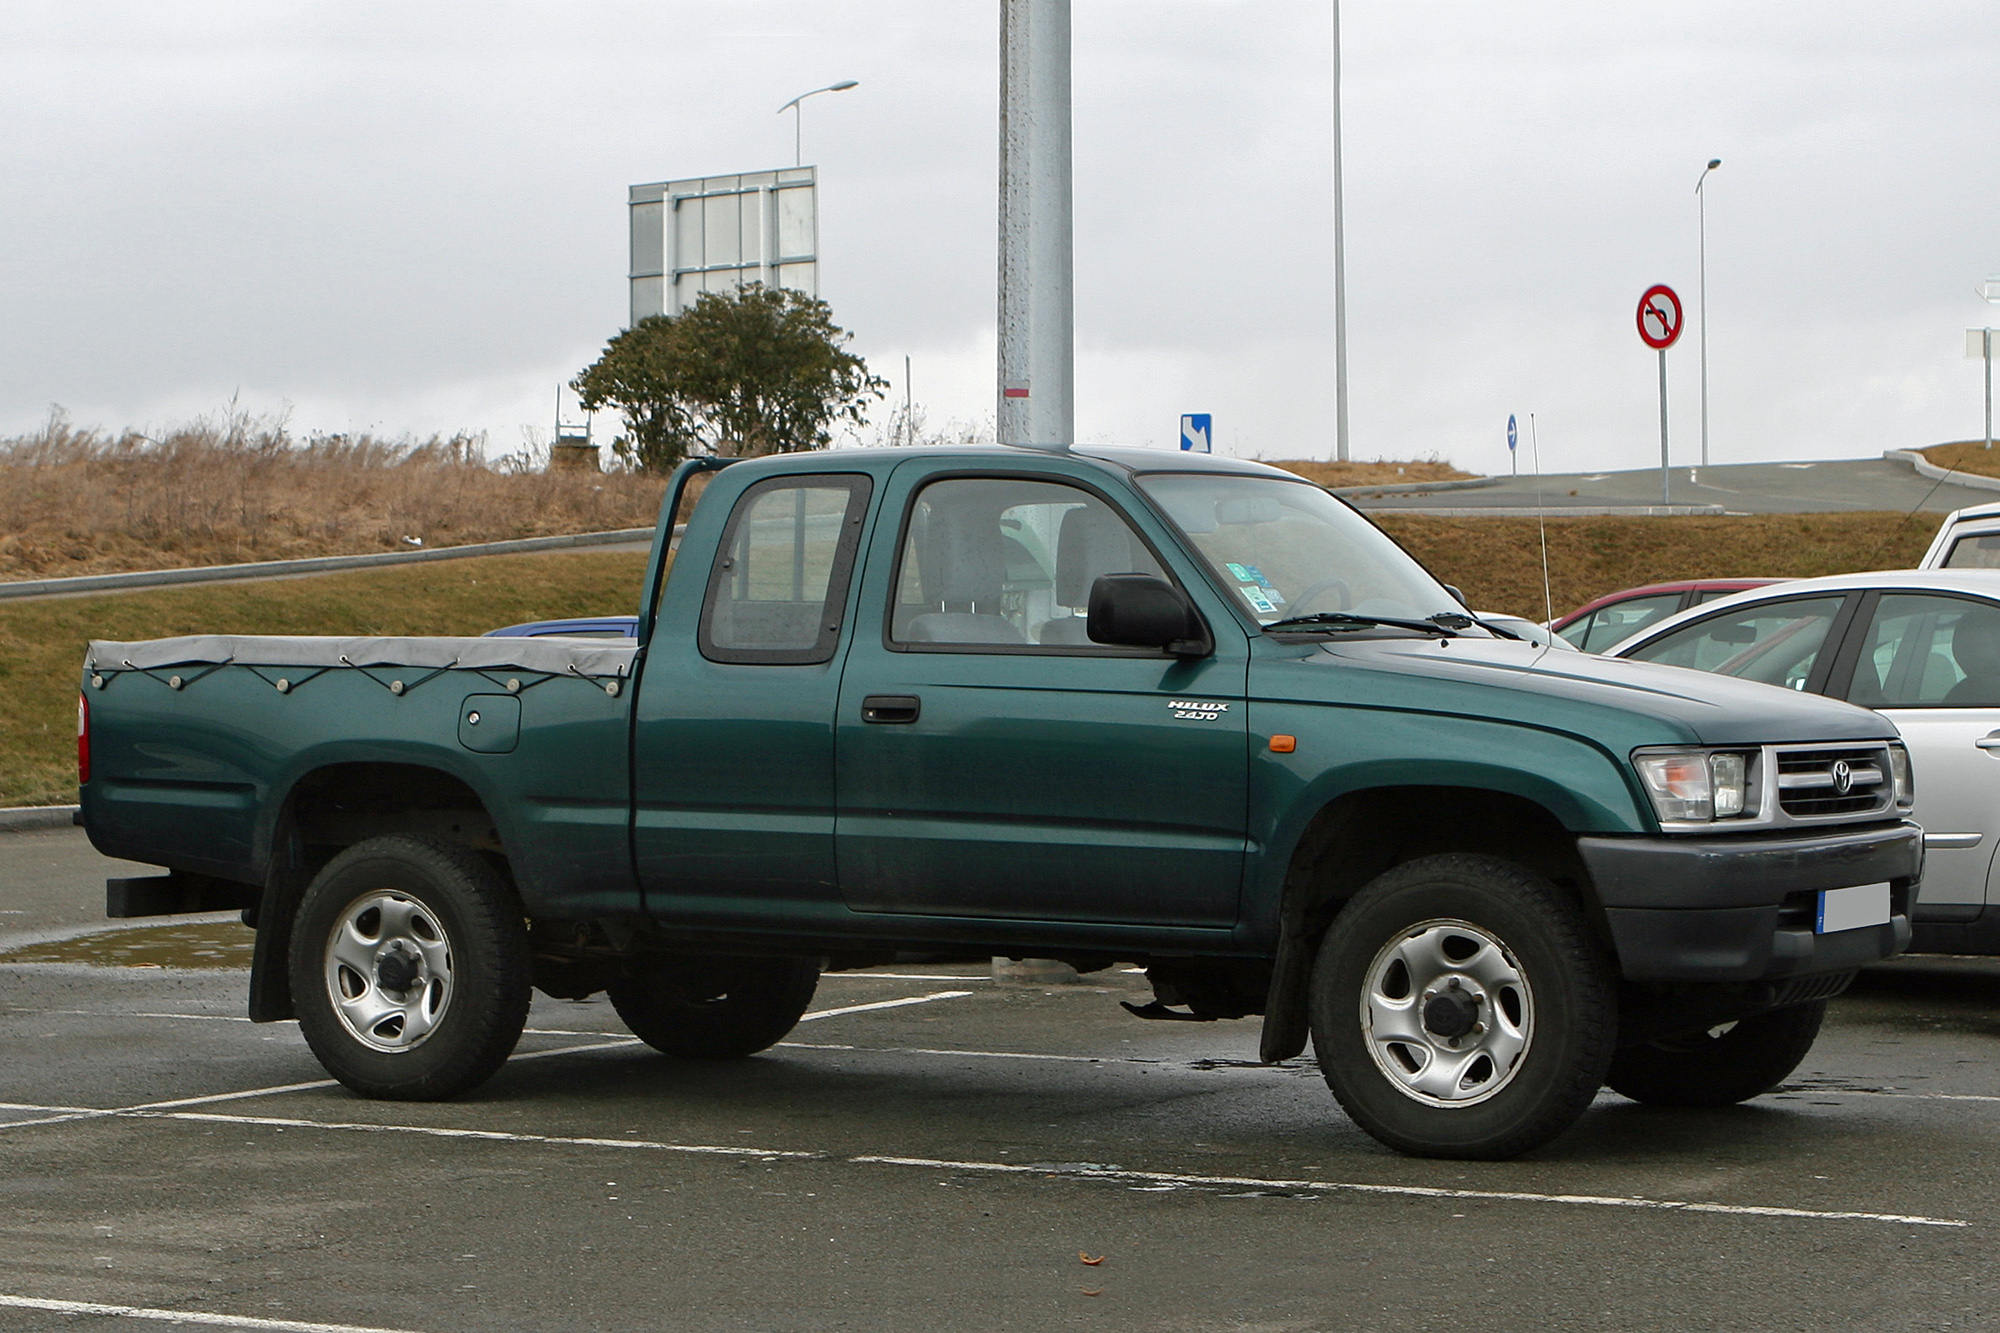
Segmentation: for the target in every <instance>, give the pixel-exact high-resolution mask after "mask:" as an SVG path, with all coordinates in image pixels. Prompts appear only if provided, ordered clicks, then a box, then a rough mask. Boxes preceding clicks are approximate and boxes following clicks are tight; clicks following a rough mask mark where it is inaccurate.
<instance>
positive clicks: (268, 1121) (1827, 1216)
mask: <svg viewBox="0 0 2000 1333" xmlns="http://www.w3.org/2000/svg"><path fill="white" fill-rule="evenodd" d="M131 1114H133V1115H134V1116H138V1117H142V1118H145V1119H155V1120H186V1121H193V1122H197V1123H202V1124H223V1125H264V1126H269V1127H272V1128H278V1129H324V1130H335V1131H347V1132H353V1133H363V1134H414V1135H419V1136H422V1137H428V1138H440V1139H472V1140H478V1141H483V1142H493V1143H527V1144H551V1145H555V1146H559V1147H579V1148H620V1149H626V1150H632V1149H640V1150H649V1151H652V1152H664V1153H676V1154H687V1155H692V1156H709V1157H755V1158H760V1159H763V1160H766V1161H775V1160H779V1159H785V1160H791V1161H820V1162H830V1163H838V1164H844V1165H848V1166H887V1167H916V1168H920V1169H923V1170H927V1171H975V1172H981V1173H985V1174H993V1175H1012V1176H1041V1177H1050V1178H1061V1179H1086V1180H1114V1181H1141V1182H1144V1183H1146V1184H1150V1185H1164V1186H1168V1187H1174V1186H1191V1187H1196V1188H1201V1187H1210V1186H1226V1187H1229V1188H1232V1189H1253V1190H1281V1191H1284V1192H1286V1193H1300V1192H1310V1193H1319V1194H1375V1195H1388V1196H1392V1197H1399V1198H1412V1199H1477V1200H1483V1201H1487V1202H1492V1203H1529V1204H1563V1205H1571V1206H1579V1205H1580V1206H1586V1207H1597V1208H1634V1209H1643V1210H1647V1211H1653V1212H1679V1213H1711V1214H1722V1215H1725V1216H1732V1217H1783V1218H1793V1219H1797V1220H1800V1221H1812V1222H1884V1223H1889V1224H1892V1225H1896V1226H1918V1227H1968V1226H1971V1225H1972V1224H1971V1223H1970V1222H1965V1221H1960V1220H1957V1219H1954V1218H1942V1217H1923V1216H1919V1215H1916V1214H1910V1213H1875V1212H1861V1211H1850V1210H1833V1209H1822V1208H1779V1207H1771V1206H1766V1205H1761V1204H1733V1203H1695V1202H1690V1201H1685V1200H1678V1199H1647V1198H1639V1197H1636V1196H1633V1197H1627V1196H1620V1195H1609V1194H1538V1193H1532V1192H1529V1191H1524V1190H1468V1189H1445V1188H1441V1187H1437V1186H1430V1185H1380V1184H1371V1183H1367V1182H1361V1181H1344V1180H1273V1179H1268V1178H1266V1177H1262V1176H1200V1175H1187V1174H1182V1173H1179V1172H1172V1171H1130V1170H1126V1169H1124V1168H1122V1167H1112V1166H1103V1167H1098V1166H1073V1165H1063V1164H1060V1163H1053V1164H1052V1163H1041V1164H1036V1163H1024V1162H978V1161H955V1160H952V1159H949V1158H936V1157H891V1156H883V1155H876V1154H862V1155H859V1156H853V1157H839V1156H835V1155H833V1154H831V1153H824V1152H801V1151H798V1150H796V1149H785V1148H753V1147H746V1146H742V1145H737V1144H702V1143H663V1142H659V1141H656V1140H651V1139H598V1138H576V1137H564V1136H558V1135H545V1134H515V1133H508V1132H505V1131H501V1130H486V1129H451V1128H447V1127H443V1126H436V1125H395V1124H379V1123H375V1124H371V1123H367V1122H337V1121H325V1120H307V1119H303V1118H295V1117H281V1116H247V1115H225V1114H221V1113H219V1112H209V1111H147V1112H132V1113H131Z"/></svg>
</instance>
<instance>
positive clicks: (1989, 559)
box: [1944, 532, 2000, 569]
mask: <svg viewBox="0 0 2000 1333" xmlns="http://www.w3.org/2000/svg"><path fill="white" fill-rule="evenodd" d="M1944 567H1945V568H1946V569H2000V532H1988V533H1983V534H1981V535H1979V536H1973V537H1960V538H1959V539H1958V540H1957V541H1955V542H1953V543H1952V544H1951V554H1949V555H1947V556H1946V557H1945V558H1944Z"/></svg>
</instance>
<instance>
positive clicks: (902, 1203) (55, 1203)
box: [0, 831, 2000, 1333]
mask: <svg viewBox="0 0 2000 1333" xmlns="http://www.w3.org/2000/svg"><path fill="white" fill-rule="evenodd" d="M110 864H113V863H108V862H104V861H102V860H101V859H98V858H96V857H95V854H94V853H92V852H91V851H90V850H89V848H88V847H87V845H85V844H83V843H82V840H81V835H80V834H77V833H74V832H72V831H61V832H48V833H35V834H11V835H0V910H6V911H7V912H9V913H11V915H7V916H0V957H4V958H11V959H22V958H49V959H52V960H53V961H41V962H35V961H9V962H0V1205H3V1206H0V1328H6V1329H34V1330H40V1329H65V1330H76V1329H85V1330H89V1329H99V1328H103V1329H111V1328H134V1327H146V1326H159V1327H166V1326H168V1324H169V1322H170V1321H172V1320H174V1319H178V1320H179V1321H180V1322H182V1323H184V1324H205V1325H209V1326H222V1327H239V1328H269V1329H306V1328H334V1329H395V1330H410V1331H412V1333H447V1331H449V1330H486V1329H510V1330H511V1329H536V1330H571V1329H574V1330H622V1329H673V1330H709V1329H718V1330H720V1329H751V1330H793V1329H838V1328H853V1329H870V1330H875V1329H881V1330H906V1329H907V1330H926V1333H930V1331H933V1330H940V1329H950V1330H954V1331H956V1330H986V1329H1002V1328H1005V1329H1019V1330H1036V1329H1069V1328H1079V1329H1090V1328H1117V1329H1158V1330H1172V1331H1180V1330H1189V1331H1192V1330H1232V1331H1243V1333H1248V1331H1249V1330H1256V1331H1258V1333H1267V1331H1268V1333H1278V1331H1280V1330H1282V1331H1285V1333H1304V1331H1306V1330H1313V1331H1318V1330H1327V1331H1329V1333H1330V1331H1332V1330H1378V1329H1379V1330H1392V1329H1394V1330H1406V1329H1433V1328H1435V1329H1443V1328H1452V1329H1462V1328H1479V1329H1487V1330H1503V1329H1601V1328H1607V1327H1612V1326H1630V1327H1644V1328H1667V1327H1684V1328H1690V1329H1746V1330H1747V1329H1758V1330H1789V1329H1885V1330H1886V1329H1899V1330H1900V1329H1910V1328H1986V1327H1992V1326H1995V1325H1996V1324H2000V1266H1996V1265H1995V1264H1994V1263H1993V1262H1992V1253H1993V1251H1992V1245H1993V1238H1994V1236H1995V1235H1996V1234H2000V1179H1996V1161H1995V1149H1994V1145H1995V1142H1996V1139H2000V1133H1996V1131H2000V1069H1996V1066H1995V1062H1994V1060H1993V1055H1994V1053H1995V1051H1996V1048H2000V966H1996V965H1994V964H1989V963H1986V962H1984V961H1960V960H1925V961H1923V962H1913V963H1909V964H1899V965H1892V966H1890V967H1887V968H1883V969H1880V970H1878V971H1876V972H1873V973H1871V974H1869V975H1868V976H1866V977H1864V978H1863V980H1862V982H1861V983H1860V985H1859V986H1857V988H1856V990H1855V991H1853V992H1851V993H1850V995H1849V996H1848V997H1846V998H1844V999H1842V1000H1841V1001H1839V1002H1837V1004H1836V1007H1835V1010H1834V1013H1833V1017H1832V1020H1831V1021H1830V1023H1829V1026H1828V1029H1827V1031H1826V1033H1825V1035H1824V1036H1823V1037H1822V1038H1821V1040H1820V1043H1819V1045H1818V1047H1817V1048H1816V1049H1815V1050H1814V1052H1813V1053H1812V1055H1811V1057H1809V1059H1808V1062H1807V1064H1806V1066H1805V1067H1804V1068H1803V1069H1801V1070H1800V1072H1799V1075H1798V1076H1797V1078H1796V1079H1795V1081H1794V1082H1793V1083H1792V1084H1790V1085H1788V1086H1787V1087H1786V1088H1785V1089H1783V1090H1781V1091H1780V1092H1778V1093H1777V1094H1774V1095H1772V1096H1767V1097H1763V1098H1760V1099H1758V1100H1757V1101H1755V1102H1753V1103H1751V1104H1749V1105H1746V1106H1742V1107H1736V1108H1731V1109H1729V1110H1727V1111H1720V1112H1685V1111H1676V1112H1667V1111H1659V1110H1652V1109H1647V1108H1642V1107H1639V1106H1636V1105H1633V1104H1631V1103H1628V1102H1624V1101H1623V1100H1621V1099H1619V1098H1617V1097H1615V1096H1612V1095H1611V1094H1608V1093H1607V1094H1605V1095H1604V1096H1603V1098H1602V1099H1601V1100H1600V1102H1599V1104H1598V1106H1597V1107H1596V1108H1595V1109H1594V1110H1593V1111H1592V1113H1591V1114H1590V1115H1588V1116H1587V1117H1586V1118H1585V1119H1584V1121H1583V1122H1582V1123H1581V1125H1580V1126H1579V1127H1578V1128H1577V1129H1576V1130H1574V1131H1572V1132H1571V1133H1570V1134H1569V1135H1567V1136H1566V1137H1564V1138H1562V1139H1560V1140H1558V1141H1557V1142H1556V1143H1555V1144H1554V1145H1552V1146H1551V1147H1549V1148H1547V1149H1544V1150H1542V1151H1541V1152H1538V1153H1536V1154H1534V1155H1533V1156H1532V1157H1530V1158H1528V1159H1524V1160H1521V1161H1517V1162H1511V1163H1498V1164H1475V1163H1453V1162H1423V1161H1414V1160H1409V1159H1404V1158H1400V1157H1397V1156H1395V1155H1393V1154H1391V1153H1389V1152H1387V1151H1386V1150H1384V1149H1382V1148H1381V1147H1379V1146H1378V1145H1376V1144H1375V1143H1374V1142H1373V1141H1372V1140H1370V1139H1368V1138H1367V1137H1366V1136H1364V1135H1363V1134H1361V1133H1360V1131H1358V1130H1356V1129H1355V1128H1354V1127H1353V1126H1352V1125H1351V1124H1349V1123H1348V1122H1347V1121H1346V1119H1345V1118H1344V1117H1343V1116H1342V1115H1341V1114H1340V1112H1339V1110H1338V1109H1337V1108H1336V1107H1335V1106H1334V1104H1333V1102H1332V1099H1331V1098H1330V1097H1329V1095H1328V1094H1327V1092H1326V1089H1325V1087H1324V1085H1323V1084H1322V1083H1321V1082H1320V1080H1319V1077H1318V1074H1317V1071H1316V1070H1314V1069H1313V1068H1312V1066H1311V1064H1310V1061H1309V1060H1301V1061H1293V1062H1289V1063H1288V1064H1286V1065H1284V1066H1279V1067H1272V1068H1267V1067H1262V1066H1258V1065H1256V1064H1255V1063H1254V1056H1255V1046H1256V1028H1255V1020H1251V1021H1248V1022H1244V1023H1233V1024H1232V1023H1218V1024H1178V1023H1144V1022H1140V1021H1138V1020H1135V1019H1132V1018H1129V1017H1127V1016H1126V1015H1125V1014H1124V1013H1123V1012H1122V1011H1121V1010H1119V1009H1118V1007H1117V1004H1116V1001H1117V1000H1118V999H1120V998H1138V996H1139V993H1140V992H1141V991H1142V990H1143V982H1142V980H1141V979H1140V978H1139V977H1137V976H1134V975H1130V974H1128V973H1125V972H1123V971H1113V972H1111V973H1107V974H1098V975H1097V976H1095V977H1092V978H1090V979H1089V980H1090V982H1092V983H1094V984H1085V985H1077V986H1062V987H1046V988H1024V987H1018V986H1002V985H997V984H995V983H994V982H993V981H992V980H991V978H990V977H989V976H988V975H986V969H984V968H979V967H968V968H914V969H900V970H886V969H885V970H883V971H879V972H872V973H867V974H847V975H836V976H830V977H827V978H826V979H825V980H824V981H823V982H822V984H821V986H820V990H819V996H818V999H817V1001H816V1002H815V1004H814V1006H813V1012H812V1013H810V1014H809V1015H808V1021H807V1022H806V1023H804V1024H802V1025H801V1026H800V1027H799V1028H798V1029H797V1030H796V1031H795V1032H794V1033H793V1034H792V1037H791V1038H790V1039H789V1040H788V1041H787V1042H786V1043H784V1044H783V1045H781V1046H780V1047H778V1048H777V1049H776V1050H774V1051H771V1052H769V1053H767V1054H765V1055H763V1056H760V1057H757V1058H753V1059H750V1060H747V1061H740V1062H735V1063H730V1064H720V1065H705V1064H695V1063H681V1062H675V1061H671V1060H668V1059H666V1058H665V1057H662V1056H659V1055H656V1054H653V1053H652V1052H650V1051H649V1050H648V1049H647V1048H645V1047H643V1046H640V1045H638V1044H636V1043H635V1042H634V1041H633V1040H632V1039H631V1038H630V1037H629V1036H628V1035H627V1034H626V1033H625V1032H624V1029H623V1028H622V1027H621V1025H620V1024H619V1022H618V1020H617V1017H616V1015H615V1014H613V1013H612V1012H611V1009H610V1007H609V1006H608V1005H606V1004H604V1003H602V1002H601V1001H600V1002H597V1003H584V1004H573V1003H563V1002H555V1001H549V1000H546V999H541V998H538V999H537V1001H536V1004H535V1008H534V1011H533V1014H532V1015H531V1017H530V1020H529V1029H530V1031H529V1034H528V1035H527V1036H526V1037H525V1038H524V1039H523V1041H522V1044H521V1047H520V1051H519V1053H518V1054H517V1055H516V1057H515V1059H514V1060H513V1061H512V1062H511V1063H510V1064H509V1065H508V1066H507V1067H506V1068H505V1069H504V1070H503V1071H502V1072H501V1074H500V1075H499V1076H498V1077H497V1078H496V1079H494V1080H493V1082H492V1083H490V1084H489V1085H487V1086H486V1087H485V1088H484V1089H482V1090H481V1091H480V1092H478V1093H477V1094H475V1095H474V1096H472V1097H469V1098H467V1099H464V1100H461V1101H457V1102H451V1103H444V1104H397V1103H386V1102H367V1101H362V1100H359V1099H357V1098H355V1097H353V1096H351V1095H350V1094H348V1093H347V1092H346V1091H345V1090H343V1089H342V1088H340V1087H339V1086H337V1085H333V1084H330V1083H329V1082H328V1081H327V1080H326V1079H325V1077H324V1075H323V1073H322V1071H321V1070H320V1069H319V1066H318V1065H317V1064H316V1063H315V1062H314V1060H313V1059H312V1057H311V1055H310V1054H309V1053H308V1052H307V1050H306V1048H305V1046H304V1044H303V1042H302V1041H301V1039H300V1037H299V1035H298V1032H297V1029H296V1028H295V1027H294V1026H293V1025H291V1024H280V1025H272V1026H257V1025H252V1024H250V1023H248V1022H247V1021H244V1020H243V1018H242V1017H241V1015H242V1011H243V992H244V983H245V974H244V973H243V972H242V971H240V970H237V969H236V966H235V964H237V963H239V962H240V960H241V952H240V950H241V940H240V939H239V938H237V937H236V935H232V934H231V932H236V933H237V935H243V936H247V932H241V930H240V928H239V927H234V926H231V925H228V924H226V923H221V922H216V921H208V922H204V923H196V924H195V925H189V924H187V923H185V922H183V923H180V924H179V925H176V926H175V927H173V929H175V930H177V931H179V932H180V935H179V936H178V937H177V938H176V939H175V940H172V941H166V942H162V941H164V939H165V937H164V936H151V937H149V936H146V935H145V934H144V933H143V932H131V931H126V932H123V933H120V934H117V935H112V934H104V935H99V936H97V937H95V938H94V939H91V940H83V941H79V940H77V939H75V938H69V939H68V940H67V942H63V940H62V939H61V938H59V937H65V936H69V937H74V936H75V934H76V932H77V931H79V930H81V929H85V928H88V927H90V926H92V925H93V924H94V925H95V926H96V927H97V928H98V929H100V930H101V929H103V928H105V927H106V926H107V925H108V923H103V922H101V921H99V922H94V923H93V917H94V914H95V912H96V911H97V910H98V909H99V906H100V904H101V901H102V900H101V877H102V875H103V874H104V873H105V869H104V867H105V866H107V865H110ZM112 873H117V872H116V871H113V872H112ZM52 940H53V941H54V942H51V941H52ZM24 942H25V943H24ZM162 961H165V962H167V963H171V964H172V965H162ZM189 963H194V964H199V965H198V966H187V964H189ZM1086 1259H1089V1260H1101V1262H1095V1263H1086V1262H1084V1261H1085V1260H1086Z"/></svg>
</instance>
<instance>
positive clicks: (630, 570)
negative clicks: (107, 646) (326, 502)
mask: <svg viewBox="0 0 2000 1333" xmlns="http://www.w3.org/2000/svg"><path fill="white" fill-rule="evenodd" d="M645 568H646V558H645V557H644V556H643V555H639V554H636V553H632V552H589V551H584V552H576V553H568V552H564V553H557V554H550V555H503V556H482V557H476V558H473V559H468V560H450V561H444V562H441V563H439V564H426V565H402V566H395V567H392V568H389V569H383V570H365V571H358V572H354V573H345V574H325V575H319V576H317V577H313V578H296V579H270V580H261V581H257V582H250V583H228V584H205V585H198V586H195V587H190V588H160V589H152V590H147V591H144V592H131V593H113V594H106V595H103V596H93V597H58V598H43V599H36V600H32V601H22V602H9V603H4V604H0V806H8V805H64V804H68V803H69V802H71V801H74V800H75V799H76V740H75V735H76V721H75V718H76V688H77V677H78V673H79V672H80V671H81V669H82V666H83V652H84V648H85V646H86V645H87V644H88V643H89V641H90V640H92V639H117V640H132V639H157V638H168V637H171V636H173V635H177V634H368V635H395V634H482V633H484V632H485V631H487V630H489V629H494V628H496V627H498V626H500V625H508V624H513V623H516V622H519V621H523V620H548V619H553V618H555V617H558V616H586V615H597V614H619V613H628V612H630V611H632V610H633V609H634V608H635V607H636V606H637V604H638V600H639V582H640V580H641V578H643V577H644V574H645Z"/></svg>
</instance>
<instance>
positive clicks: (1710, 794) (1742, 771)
mask: <svg viewBox="0 0 2000 1333" xmlns="http://www.w3.org/2000/svg"><path fill="white" fill-rule="evenodd" d="M1632 764H1633V766H1634V767H1635V768H1637V769H1638V770H1639V781H1640V782H1642V783H1643V784H1645V788H1646V795H1647V796H1649V797H1651V798H1652V802H1653V813H1655V814H1657V815H1658V816H1659V817H1660V822H1661V823H1662V824H1706V823H1709V822H1711V821H1713V820H1717V819H1734V818H1737V817H1739V816H1741V815H1743V814H1744V813H1745V812H1746V811H1748V810H1749V809H1750V805H1751V801H1750V761H1749V756H1748V755H1747V754H1745V753H1743V752H1742V751H1740V750H1652V751H1645V750H1642V751H1640V752H1638V753H1637V754H1634V755H1633V756H1632Z"/></svg>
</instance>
